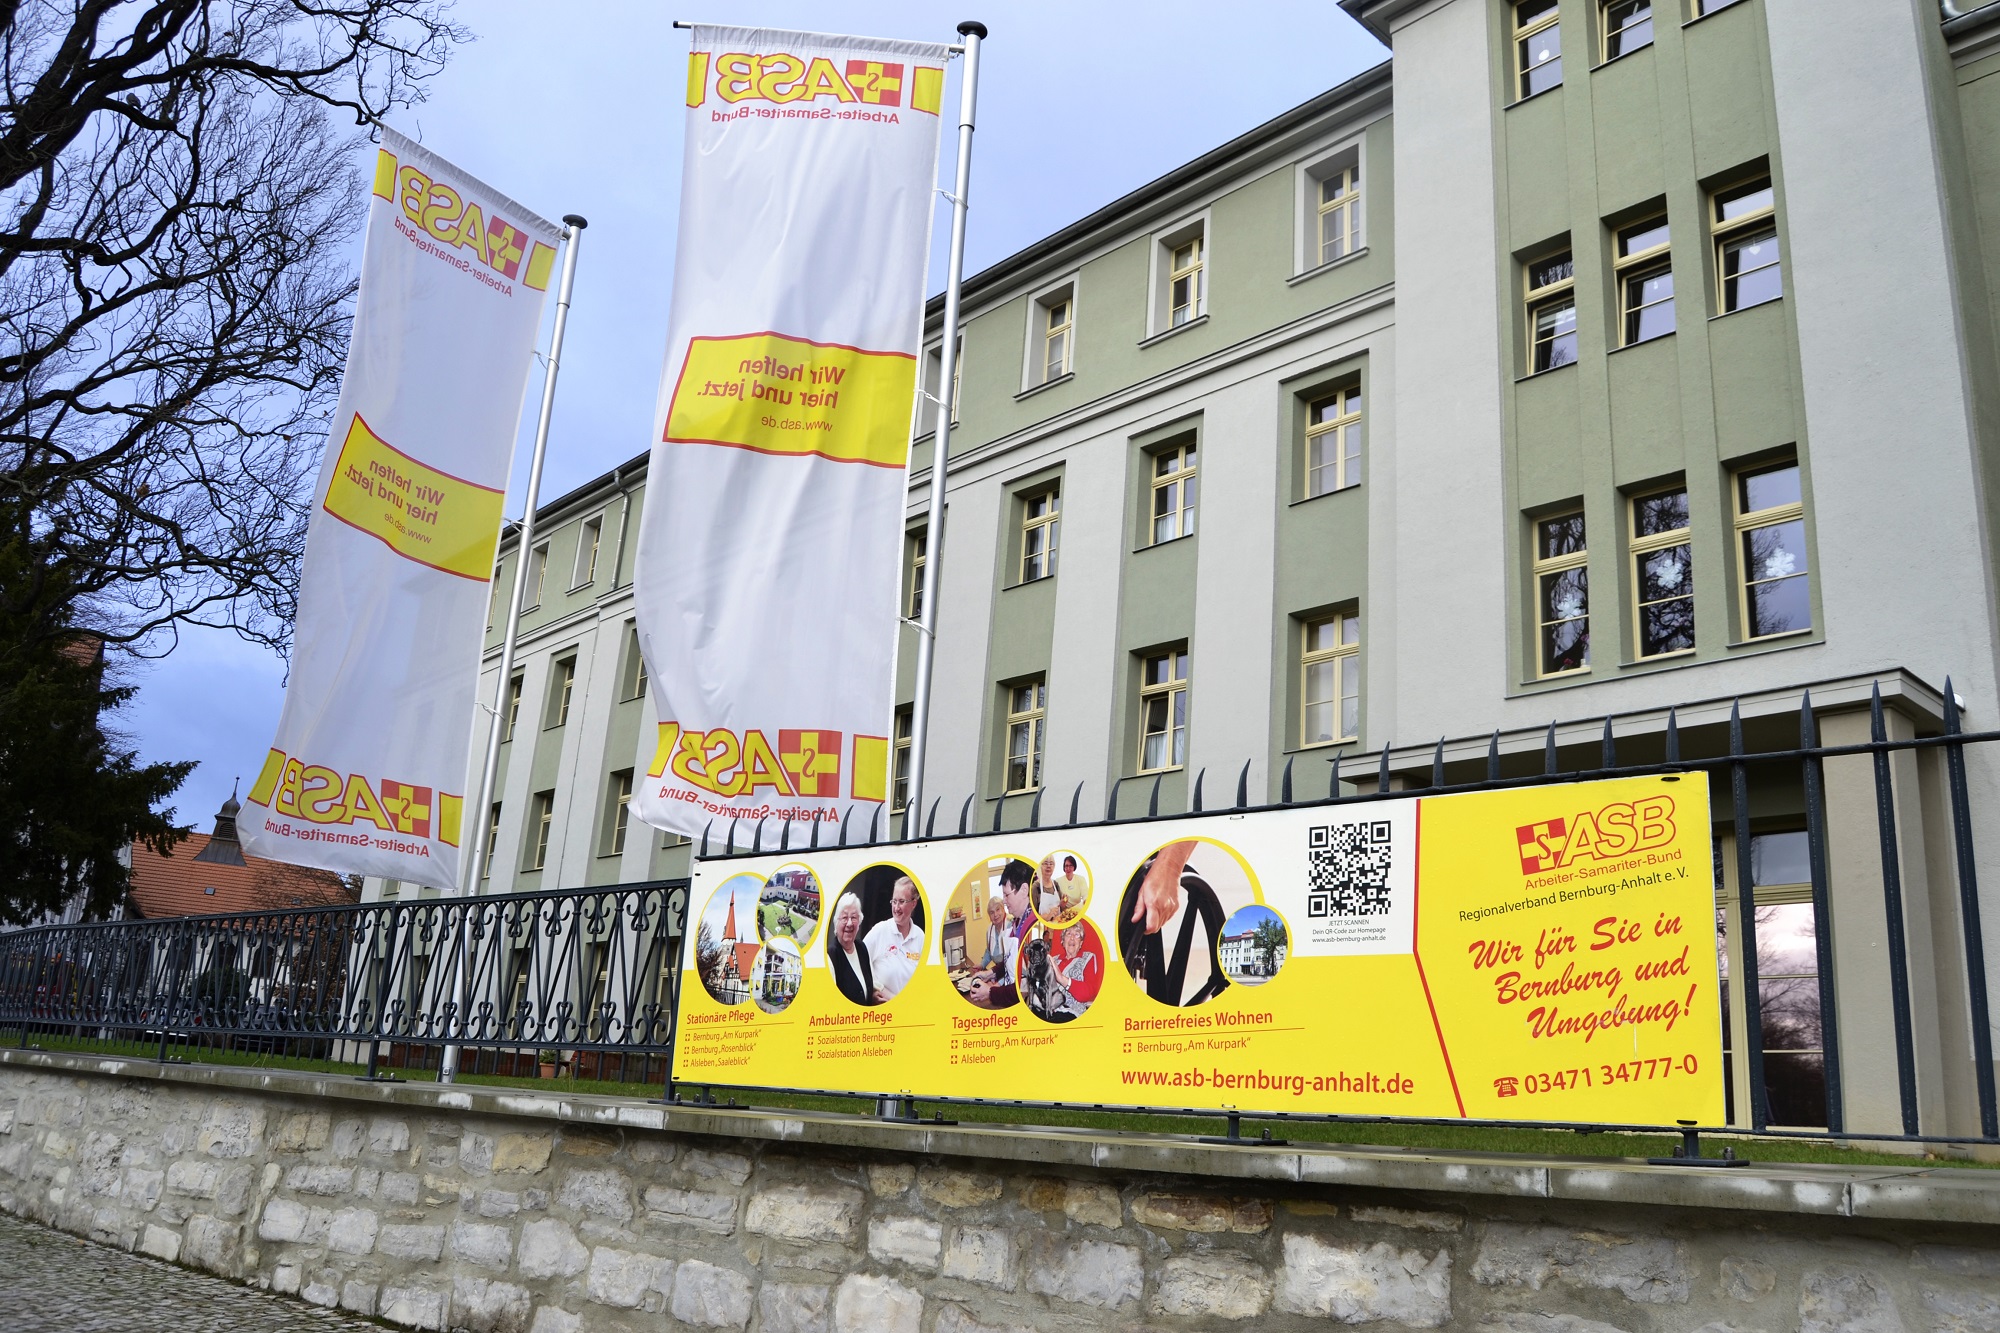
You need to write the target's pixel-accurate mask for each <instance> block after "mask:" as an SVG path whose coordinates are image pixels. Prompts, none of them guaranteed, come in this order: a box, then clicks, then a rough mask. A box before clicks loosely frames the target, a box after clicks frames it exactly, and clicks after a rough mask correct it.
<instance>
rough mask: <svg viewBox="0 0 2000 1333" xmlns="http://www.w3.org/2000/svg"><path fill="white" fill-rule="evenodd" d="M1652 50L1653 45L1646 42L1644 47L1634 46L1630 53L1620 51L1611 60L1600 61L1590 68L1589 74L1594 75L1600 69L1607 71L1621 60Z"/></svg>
mask: <svg viewBox="0 0 2000 1333" xmlns="http://www.w3.org/2000/svg"><path fill="white" fill-rule="evenodd" d="M1652 49H1653V43H1651V42H1647V43H1646V44H1645V45H1644V46H1635V47H1633V48H1632V49H1631V50H1630V51H1620V52H1619V53H1618V54H1617V55H1615V56H1613V57H1611V59H1609V60H1600V61H1598V62H1597V63H1596V64H1595V65H1592V66H1591V67H1590V72H1591V73H1592V74H1595V73H1597V71H1598V70H1600V69H1609V68H1611V67H1612V66H1613V65H1615V64H1617V63H1618V62H1619V61H1621V60H1625V59H1628V58H1630V57H1632V56H1636V55H1638V54H1639V53H1640V52H1641V51H1650V50H1652Z"/></svg>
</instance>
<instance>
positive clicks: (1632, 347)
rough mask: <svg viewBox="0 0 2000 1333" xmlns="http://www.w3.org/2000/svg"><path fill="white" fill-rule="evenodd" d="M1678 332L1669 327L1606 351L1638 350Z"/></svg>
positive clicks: (1611, 354)
mask: <svg viewBox="0 0 2000 1333" xmlns="http://www.w3.org/2000/svg"><path fill="white" fill-rule="evenodd" d="M1678 332H1679V330H1678V329H1668V330H1667V331H1666V332H1665V333H1656V334H1654V335H1653V336H1652V337H1650V338H1647V339H1645V340H1644V341H1643V342H1635V343H1625V344H1624V345H1622V346H1619V347H1614V348H1612V349H1611V350H1610V351H1608V352H1606V353H1605V355H1606V356H1617V355H1618V354H1619V353H1620V352H1631V351H1636V350H1638V349H1639V348H1641V347H1651V346H1652V345H1653V344H1654V343H1656V342H1665V341H1666V340H1667V339H1668V338H1671V337H1673V336H1674V335H1675V334H1676V333H1678ZM1542 373H1543V374H1547V373H1548V372H1547V371H1544V372H1542Z"/></svg>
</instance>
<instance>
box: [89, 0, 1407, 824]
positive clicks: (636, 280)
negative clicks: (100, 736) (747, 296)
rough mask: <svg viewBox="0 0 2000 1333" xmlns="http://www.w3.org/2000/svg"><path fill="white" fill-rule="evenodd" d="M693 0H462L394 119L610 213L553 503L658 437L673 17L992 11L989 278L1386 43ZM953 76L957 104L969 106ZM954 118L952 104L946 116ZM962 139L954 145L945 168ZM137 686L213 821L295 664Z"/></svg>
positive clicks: (208, 661)
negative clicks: (426, 79) (416, 91)
mask: <svg viewBox="0 0 2000 1333" xmlns="http://www.w3.org/2000/svg"><path fill="white" fill-rule="evenodd" d="M684 3H686V0H677V2H670V0H567V2H566V3H564V4H561V5H549V4H547V3H544V2H543V0H536V2H535V3H527V2H526V0H461V3H460V5H459V9H458V14H459V17H460V19H461V21H462V22H463V23H465V24H466V25H467V26H468V27H470V28H471V29H472V30H473V32H474V33H475V34H476V35H477V40H476V41H475V42H474V43H473V44H472V45H470V46H468V47H465V48H463V49H461V50H460V51H459V52H458V54H457V55H456V57H455V58H454V59H453V61H452V63H451V65H450V66H449V67H448V68H447V70H446V71H445V73H444V74H443V75H442V76H441V77H440V78H439V79H438V80H437V81H436V82H435V83H434V84H433V85H432V87H431V92H430V98H429V100H428V101H427V102H425V103H424V104H423V105H421V106H419V107H417V108H415V109H414V110H410V111H405V112H402V113H400V114H399V115H398V116H396V117H395V118H394V123H395V124H396V125H397V127H398V128H399V129H401V130H403V131H404V132H405V133H407V134H410V135H412V136H414V137H416V138H418V139H421V140H422V141H423V142H424V143H425V144H427V145H428V146H430V147H431V148H432V149H434V150H436V151H437V152H439V153H442V154H443V155H444V156H446V157H448V158H450V159H451V160H452V161H454V162H456V163H458V164H459V165H460V166H462V167H464V168H465V169H466V170H468V171H471V172H472V173H474V174H475V175H478V176H480V177H482V178H483V179H485V180H486V181H488V182H490V183H491V184H492V185H493V186H495V187H496V188H498V189H500V190H502V191H504V192H506V193H507V194H510V195H512V196H513V197H514V198H516V199H519V200H520V201H521V202H522V203H524V204H526V205H528V206H529V207H531V208H535V209H538V210H539V211H541V212H542V213H543V214H544V215H546V216H548V217H550V218H558V217H561V216H562V215H563V214H565V213H581V214H582V215H583V216H585V217H586V218H588V219H589V220H590V228H589V231H588V233H587V234H586V236H585V239H584V242H583V248H582V250H581V252H580V254H579V257H578V269H577V283H576V299H575V304H574V306H573V308H572V311H571V316H570V326H569V334H568V340H567V343H566V345H565V348H564V354H563V369H562V379H561V384H560V389H559V393H558V396H557V402H556V416H555V424H554V428H553V430H552V431H551V434H550V441H549V462H548V471H547V475H546V477H545V478H544V480H543V483H542V496H543V498H544V499H545V500H546V499H549V498H552V497H554V496H557V495H560V494H562V493H563V492H564V491H567V490H569V489H570V488H571V487H573V486H576V485H578V484H580V483H582V482H584V481H587V480H589V479H590V478H591V477H594V476H596V475H598V474H599V473H601V472H604V471H606V470H607V469H609V468H610V467H612V466H613V465H615V464H617V463H619V462H622V461H623V460H625V459H627V458H630V457H632V456H633V455H635V454H638V453H641V452H643V451H644V449H645V448H646V437H647V435H648V433H649V431H648V428H649V426H650V424H651V415H652V410H653V398H654V389H655V387H656V381H657V379H658V376H659V368H660V356H661V352H662V350H663V347H664V342H665V337H666V325H667V302H668V297H669V295H670V293H671V291H672V289H673V253H674V230H675V227H674V223H675V218H676V216H677V214H678V211H679V208H680V145H681V127H682V119H681V117H682V112H683V108H682V106H681V92H682V89H683V83H684V70H685V59H686V51H687V35H686V34H685V33H678V32H675V31H674V30H673V27H672V23H673V20H674V19H676V18H685V19H691V20H701V21H703V22H710V23H733V24H744V25H758V26H765V27H775V28H816V29H820V30H824V31H836V32H853V33H864V34H868V35H871V36H883V37H906V38H917V39H922V38H931V39H934V40H940V41H955V40H957V38H956V33H955V29H956V27H957V24H958V20H960V19H962V18H977V19H980V20H981V21H983V22H984V23H985V24H986V25H987V27H988V28H989V29H990V30H991V36H990V37H989V39H988V41H987V43H986V45H985V48H984V50H983V52H982V69H981V74H980V87H979V130H978V134H977V143H976V146H975V148H974V152H973V185H972V199H973V211H972V215H971V220H970V223H969V227H968V233H967V272H968V273H971V272H977V271H978V270H979V269H981V268H983V267H985V266H986V265H988V264H991V263H993V262H995V261H996V260H999V259H1002V258H1004V257H1005V256H1007V255H1009V254H1011V253H1013V252H1014V251H1016V250H1018V249H1020V248H1022V247H1023V246H1025V245H1028V244H1030V243H1032V242H1033V241H1035V240H1037V239H1039V238H1040V237H1042V236H1045V235H1047V234H1048V233H1050V232H1052V231H1055V230H1056V229H1058V228H1060V227H1062V226H1064V225H1065V224H1067V223H1070V222H1072V221H1075V220H1076V219H1077V218H1079V217H1082V216H1083V215H1085V214H1087V213H1089V212H1091V211H1092V210H1094V209H1096V208H1098V207H1100V206H1102V205H1103V204H1105V203H1108V202H1110V201H1111V200H1113V199H1115V198H1117V197H1118V196H1120V195H1122V194H1124V193H1126V192H1127V191H1129V190H1132V189H1134V188H1136V187H1137V186H1140V185H1143V184H1144V183H1145V182H1147V181H1149V180H1151V179H1153V178H1154V177H1156V176H1159V175H1160V174H1162V173H1164V172H1166V171H1169V170H1171V169H1172V168H1174V167H1175V166H1178V165H1179V164H1180V163H1182V162H1185V161H1187V160H1188V159H1190V158H1192V157H1195V156H1197V155H1199V154H1200V153H1202V152H1204V151H1206V150H1207V149H1210V148H1213V147H1215V146H1216V145H1217V144H1220V143H1222V142H1224V141H1226V140H1228V139H1230V138H1233V137H1235V136H1236V135H1238V134H1240V133H1242V132H1243V131H1245V130H1247V129H1250V128H1251V127H1253V126H1255V125H1257V124H1259V123H1261V122H1262V121H1265V120H1268V119H1269V118H1271V117H1272V116H1275V115H1277V114H1278V113H1279V112H1281V111H1284V110H1285V109H1286V108H1288V107H1292V106H1295V105H1297V104H1298V103H1300V102H1303V101H1305V100H1306V99H1308V98H1310V97H1312V96H1314V95H1315V94H1317V93H1320V92H1323V91H1325V90H1326V89H1327V88H1329V87H1332V86H1333V85H1334V84H1337V83H1339V82H1341V81H1343V80H1345V79H1348V78H1350V77H1352V76H1353V75H1355V74H1358V73H1360V72H1361V71H1362V70H1364V69H1366V68H1368V67H1369V66H1371V65H1374V64H1376V63H1378V62H1380V61H1382V60H1384V59H1386V58H1387V57H1388V52H1387V51H1386V50H1385V49H1384V48H1383V47H1382V46H1380V45H1379V44H1377V43H1376V42H1375V40H1374V39H1373V38H1371V37H1370V36H1369V35H1368V34H1367V33H1366V32H1365V31H1363V30H1362V29H1361V28H1360V27H1359V26H1358V25H1357V24H1355V23H1354V22H1353V21H1352V20H1351V19H1349V18H1348V17H1347V16H1346V15H1345V14H1344V13H1342V12H1341V11H1340V9H1339V8H1338V7H1337V6H1336V5H1335V4H1334V2H1333V0H1256V3H1254V4H1246V5H1242V6H1218V5H1214V4H1212V3H1210V4H1195V3H1191V2H1190V0H1157V2H1156V3H1152V4H1148V5H1145V6H1137V5H1107V4H1091V3H1088V0H1083V2H1079V0H1068V2H1067V3H1064V2H1062V0H973V2H971V3H967V4H965V5H961V6H957V7H953V8H947V7H941V6H937V5H932V4H920V3H915V2H914V0H876V2H875V3H864V2H861V0H855V2H853V3H838V2H834V0H818V2H817V3H804V0H758V2H756V3H750V2H746V0H701V4H700V5H699V6H690V7H689V8H687V9H686V10H685V11H683V9H682V8H681V7H680V5H681V4H684ZM954 68H955V67H954ZM955 77H956V76H955V74H954V82H953V84H952V86H951V87H950V88H948V89H947V93H946V99H945V105H946V107H947V108H952V107H956V106H957V105H958V92H957V86H956V82H955ZM952 123H953V118H952V117H950V116H947V117H946V129H947V132H949V129H950V126H951V124H952ZM951 152H952V150H951V145H950V143H949V142H947V144H946V147H945V152H944V160H943V162H942V163H941V165H940V173H941V178H942V179H943V180H945V181H949V179H950V177H951V173H952V157H951ZM359 161H360V155H359V154H357V165H358V164H359ZM948 221H949V209H948V207H943V206H941V207H940V209H939V214H938V224H939V225H938V228H937V232H936V239H935V241H934V243H933V247H932V262H931V275H932V287H933V289H934V290H936V289H940V288H942V286H943V283H944V250H945V237H946V231H945V227H946V224H947V223H948ZM356 258H357V260H358V258H359V254H358V248H357V254H356ZM554 304H555V303H554V301H553V300H551V301H550V302H549V305H550V311H551V317H553V309H554ZM542 345H543V346H544V347H546V346H547V329H546V328H544V331H543V342H542ZM540 384H541V381H540V375H539V373H537V374H536V375H534V376H533V377H532V378H531V383H530V387H529V394H528V398H529V410H528V412H527V413H526V414H524V416H523V420H522V435H521V446H520V448H519V450H518V454H517V466H516V469H515V482H514V489H513V491H512V493H511V495H510V497H509V502H508V510H507V512H508V513H509V515H516V514H518V513H519V512H520V505H521V501H520V496H521V494H522V492H523V489H524V487H525V484H526V474H527V462H528V451H529V450H528V446H529V445H530V444H531V443H532V439H533V434H532V433H533V428H534V419H533V413H534V405H535V404H536V403H538V402H539V401H540V396H541V387H540ZM130 679H131V680H132V681H133V682H134V683H136V684H138V685H139V687H140V690H139V695H138V698H137V700H136V701H135V702H134V703H133V704H132V705H131V706H130V707H129V708H127V709H126V710H125V712H124V713H123V715H122V716H121V717H120V718H119V720H118V725H119V726H120V727H122V728H123V730H124V732H125V733H126V735H127V736H128V737H129V739H130V740H131V741H132V742H133V743H134V744H136V746H137V747H138V749H139V752H140V754H141V756H142V757H143V758H145V759H147V760H170V759H172V760H177V759H194V760H199V761H200V767H198V768H197V769H196V770H195V772H194V775H193V776H192V777H191V778H189V780H188V782H187V784H186V786H184V787H183V788H182V789H181V791H180V793H179V794H178V795H177V796H176V797H175V799H174V802H173V804H174V806H175V808H176V810H177V811H178V818H179V820H180V822H182V823H184V824H186V823H192V824H193V825H194V826H195V827H197V828H201V829H206V828H207V826H208V823H209V820H210V818H211V816H212V814H213V812H214V810H215V808H216V806H218V805H219V804H221V802H222V800H223V798H224V797H226V796H227V795H228V794H229V789H230V784H231V782H232V781H233V780H234V779H235V778H236V777H237V776H238V775H241V776H243V777H244V778H245V779H248V778H251V777H254V776H255V774H256V771H257V768H258V764H259V762H260V760H261V758H262V756H263V754H264V751H265V749H266V747H268V746H269V744H270V741H271V736H272V734H273V731H274V729H275V728H276V725H277V719H278V708H279V703H280V701H281V699H282V697H283V680H284V664H283V663H282V662H280V661H279V660H278V659H277V658H276V657H274V656H272V655H271V654H270V653H268V652H266V651H264V650H262V649H258V648H253V647H251V646H249V645H246V644H244V643H242V642H241V641H239V640H237V639H235V638H234V637H233V636H230V635H226V634H214V633H212V634H190V635H187V636H184V637H183V639H182V641H181V644H180V646H179V648H177V649H176V650H175V651H174V652H173V653H172V654H171V655H170V656H169V657H167V658H165V659H164V660H162V661H160V662H157V663H152V664H146V665H142V666H140V667H138V668H137V669H135V670H134V671H132V672H131V673H130Z"/></svg>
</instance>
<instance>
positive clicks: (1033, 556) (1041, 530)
mask: <svg viewBox="0 0 2000 1333" xmlns="http://www.w3.org/2000/svg"><path fill="white" fill-rule="evenodd" d="M1061 525H1062V494H1061V492H1059V491H1057V490H1056V489H1055V488H1054V487H1050V488H1049V489H1048V490H1046V491H1037V492H1036V493H1035V494H1033V495H1029V496H1026V497H1024V498H1023V499H1022V501H1021V582H1023V583H1032V582H1034V581H1035V580H1036V579H1045V578H1047V577H1048V576H1049V575H1051V574H1053V573H1055V572H1056V530H1057V529H1058V528H1059V527H1061Z"/></svg>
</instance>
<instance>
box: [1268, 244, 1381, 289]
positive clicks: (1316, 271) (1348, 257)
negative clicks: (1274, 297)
mask: <svg viewBox="0 0 2000 1333" xmlns="http://www.w3.org/2000/svg"><path fill="white" fill-rule="evenodd" d="M1367 257H1368V247H1367V246H1365V245H1364V246H1362V247H1361V248H1360V249H1359V250H1355V251H1352V252H1350V253H1348V254H1344V255H1342V256H1341V257H1340V258H1338V259H1329V260H1327V261H1326V262H1325V263H1324V264H1321V265H1320V266H1319V267H1317V268H1309V269H1307V270H1306V271H1305V272H1303V273H1294V274H1293V275H1292V276H1291V277H1289V278H1286V279H1285V285H1286V286H1287V287H1296V286H1298V285H1299V284H1300V283H1302V282H1310V281H1312V280H1313V279H1314V278H1317V277H1318V276H1319V275H1320V274H1322V273H1325V272H1327V271H1328V270H1330V269H1336V268H1339V267H1340V266H1341V265H1342V264H1352V263H1353V262H1354V261H1355V260H1357V259H1365V258H1367Z"/></svg>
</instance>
